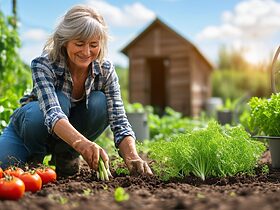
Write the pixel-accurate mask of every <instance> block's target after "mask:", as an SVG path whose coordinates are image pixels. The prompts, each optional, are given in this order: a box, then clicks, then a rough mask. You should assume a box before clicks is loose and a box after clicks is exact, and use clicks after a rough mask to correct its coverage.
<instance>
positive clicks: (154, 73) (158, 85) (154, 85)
mask: <svg viewBox="0 0 280 210" xmlns="http://www.w3.org/2000/svg"><path fill="white" fill-rule="evenodd" d="M165 60H166V59H164V58H152V59H149V61H148V65H149V70H150V88H151V90H150V103H151V105H152V106H154V107H155V110H156V111H157V112H158V114H162V113H163V111H164V108H165V106H166V65H165V64H164V61H165Z"/></svg>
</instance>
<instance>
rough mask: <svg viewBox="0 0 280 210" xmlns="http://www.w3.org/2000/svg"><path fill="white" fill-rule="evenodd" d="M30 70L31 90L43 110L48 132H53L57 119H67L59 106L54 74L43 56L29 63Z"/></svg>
mask: <svg viewBox="0 0 280 210" xmlns="http://www.w3.org/2000/svg"><path fill="white" fill-rule="evenodd" d="M31 70H32V79H33V84H34V89H33V91H34V93H35V95H36V96H37V98H38V101H39V106H40V109H41V110H42V111H43V114H44V118H45V125H46V126H47V128H48V132H49V133H53V127H54V125H55V123H56V122H57V121H58V120H59V119H62V118H65V119H67V120H68V118H67V116H66V115H65V114H64V112H63V111H62V109H61V107H60V104H59V101H58V98H57V95H56V92H55V85H54V84H55V80H56V75H55V73H54V71H53V70H52V68H51V65H50V64H49V62H48V61H47V60H46V58H44V57H39V58H36V59H34V60H33V61H32V63H31Z"/></svg>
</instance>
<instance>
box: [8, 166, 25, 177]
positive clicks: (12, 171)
mask: <svg viewBox="0 0 280 210" xmlns="http://www.w3.org/2000/svg"><path fill="white" fill-rule="evenodd" d="M4 173H5V174H7V175H10V176H15V177H19V176H20V175H21V174H23V173H24V171H23V170H22V169H21V168H19V167H15V166H10V167H9V168H7V169H6V170H5V171H4Z"/></svg>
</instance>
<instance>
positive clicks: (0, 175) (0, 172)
mask: <svg viewBox="0 0 280 210" xmlns="http://www.w3.org/2000/svg"><path fill="white" fill-rule="evenodd" d="M2 177H3V169H2V168H0V178H2Z"/></svg>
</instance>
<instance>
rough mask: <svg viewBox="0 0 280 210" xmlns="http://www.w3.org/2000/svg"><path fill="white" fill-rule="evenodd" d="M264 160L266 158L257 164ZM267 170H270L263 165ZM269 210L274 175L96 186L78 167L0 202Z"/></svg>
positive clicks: (277, 192) (278, 182)
mask: <svg viewBox="0 0 280 210" xmlns="http://www.w3.org/2000/svg"><path fill="white" fill-rule="evenodd" d="M267 161H270V159H269V153H267V154H266V155H265V156H264V158H263V159H262V163H265V162H267ZM269 166H271V165H270V164H269ZM117 187H123V188H124V189H125V191H126V192H127V193H128V194H129V199H128V200H127V201H123V202H116V201H115V197H114V191H115V189H116V188H117ZM27 209H28V210H70V209H71V210H102V209H104V210H107V209H109V210H124V209H131V210H136V209H143V210H144V209H145V210H169V209H188V210H194V209H195V210H202V209H203V210H220V209H221V210H243V209H244V210H248V209H252V210H259V209H260V210H272V209H277V210H278V209H280V170H279V169H272V168H270V171H269V173H268V174H265V173H263V171H262V170H261V169H259V170H257V172H256V175H254V176H251V177H250V176H243V175H238V176H235V177H227V178H209V179H207V180H206V181H202V180H200V179H199V178H196V177H193V176H189V177H187V178H185V179H183V180H172V181H169V182H163V181H161V180H159V179H158V178H157V177H154V176H152V177H130V176H116V174H115V178H113V179H112V180H110V181H97V178H96V174H95V173H92V172H91V171H90V170H89V168H88V167H87V166H86V165H84V166H83V168H82V171H81V173H80V174H78V175H75V176H73V177H70V178H67V179H66V178H60V179H58V180H57V181H56V182H54V183H50V184H47V185H45V186H44V187H43V188H42V190H41V191H39V192H37V193H33V194H32V193H29V192H28V193H25V195H24V197H23V198H21V199H20V200H19V201H7V200H6V201H0V210H27Z"/></svg>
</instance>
